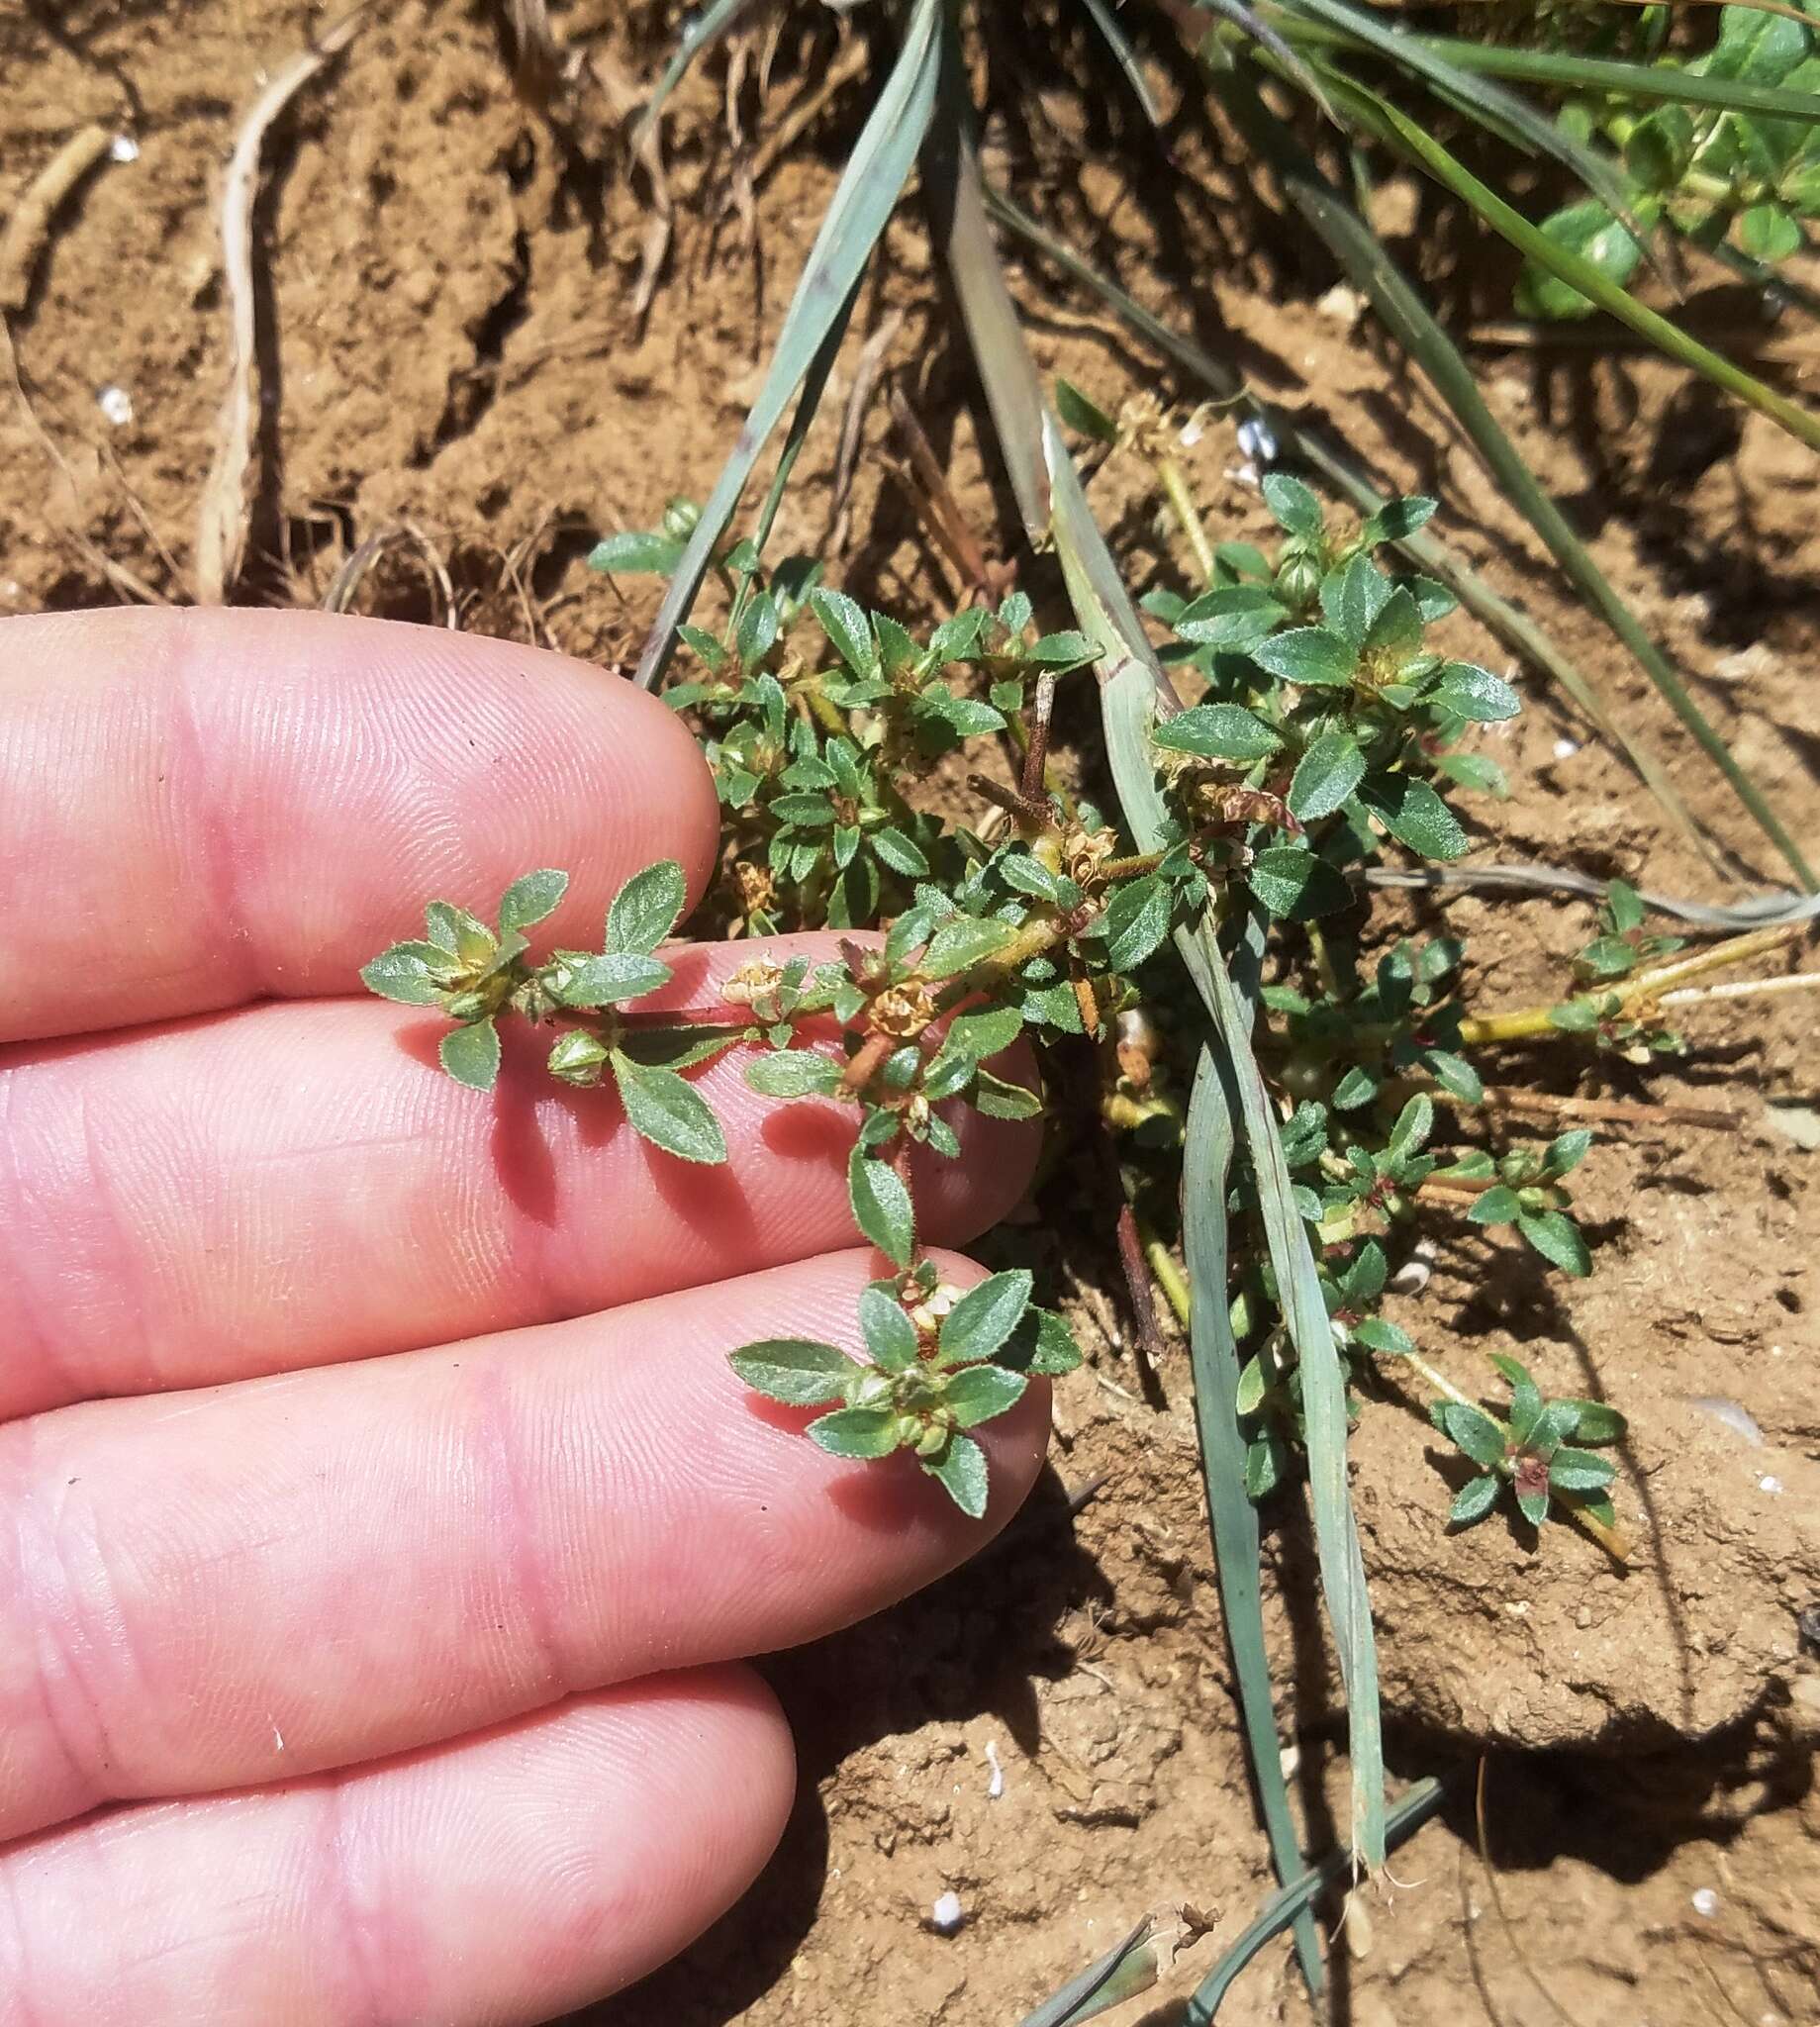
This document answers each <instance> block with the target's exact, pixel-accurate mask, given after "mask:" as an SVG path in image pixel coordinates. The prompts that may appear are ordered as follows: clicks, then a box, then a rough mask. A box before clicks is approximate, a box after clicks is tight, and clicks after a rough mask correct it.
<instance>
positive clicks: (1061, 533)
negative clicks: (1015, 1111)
mask: <svg viewBox="0 0 1820 2027" xmlns="http://www.w3.org/2000/svg"><path fill="white" fill-rule="evenodd" d="M957 110H958V109H957ZM956 125H957V130H958V131H957V133H956V136H955V137H954V140H953V142H952V144H951V147H950V154H951V166H952V171H953V176H954V183H953V186H952V188H951V189H950V190H949V191H948V192H947V198H948V202H947V207H946V209H947V217H948V221H949V227H948V231H947V234H946V239H947V253H948V258H949V263H950V271H951V273H952V275H953V278H954V285H955V290H956V294H957V296H958V297H959V299H960V304H961V311H962V315H963V318H964V319H965V322H966V325H967V330H968V334H969V336H970V338H972V340H973V344H974V349H975V357H976V360H977V362H978V365H979V369H980V375H981V379H982V381H983V382H984V384H985V388H986V394H987V400H988V403H989V404H990V406H991V408H992V411H993V415H994V419H995V422H996V423H997V424H998V426H999V432H1000V435H1001V441H1002V443H1005V444H1006V447H1007V462H1009V463H1010V465H1011V470H1012V481H1013V485H1014V487H1015V488H1016V490H1017V493H1018V499H1019V506H1020V510H1021V512H1022V513H1023V516H1024V519H1025V521H1026V524H1029V525H1030V527H1031V532H1032V535H1033V537H1039V536H1041V535H1042V534H1043V533H1044V531H1045V529H1046V528H1047V526H1048V525H1049V523H1050V521H1051V505H1052V501H1053V498H1054V495H1053V487H1054V486H1055V485H1056V484H1057V483H1060V484H1061V485H1062V486H1063V489H1064V493H1065V495H1066V498H1067V500H1068V502H1069V506H1068V508H1067V511H1066V512H1065V513H1062V514H1058V515H1056V516H1055V517H1054V520H1055V536H1056V542H1057V547H1058V549H1059V551H1060V553H1061V556H1062V560H1063V567H1064V570H1065V571H1068V573H1069V588H1070V591H1071V593H1072V594H1073V595H1074V603H1075V608H1076V612H1077V614H1078V615H1080V617H1081V619H1082V621H1083V624H1084V625H1087V626H1088V627H1089V630H1090V631H1092V632H1093V634H1094V637H1095V638H1097V639H1099V640H1100V641H1102V643H1103V644H1106V645H1108V646H1112V647H1114V648H1115V649H1124V650H1126V651H1127V652H1135V654H1136V656H1137V661H1136V663H1135V665H1134V666H1135V669H1136V671H1137V675H1138V678H1139V680H1140V683H1141V687H1142V688H1143V691H1144V695H1145V697H1146V699H1147V700H1154V699H1155V697H1156V695H1157V693H1158V687H1159V685H1160V684H1161V682H1162V675H1161V670H1160V669H1159V668H1158V667H1157V666H1156V663H1155V661H1154V659H1153V658H1152V657H1151V655H1150V650H1149V647H1148V644H1147V642H1146V640H1145V636H1144V632H1143V628H1142V625H1141V622H1140V621H1139V620H1138V617H1137V614H1136V613H1135V612H1134V611H1133V609H1132V607H1131V605H1130V602H1129V599H1128V598H1127V596H1126V593H1125V590H1124V586H1123V584H1122V582H1121V581H1120V579H1119V577H1118V573H1117V570H1116V568H1115V567H1114V565H1113V563H1112V560H1111V557H1110V555H1109V553H1108V552H1107V551H1106V548H1105V545H1104V543H1103V541H1102V540H1101V538H1100V535H1099V531H1098V530H1097V529H1095V528H1094V526H1093V522H1092V519H1091V517H1090V516H1089V515H1088V512H1087V502H1086V497H1085V495H1084V494H1083V493H1082V492H1081V490H1080V483H1079V480H1078V479H1077V478H1076V476H1075V472H1074V466H1073V464H1072V463H1071V462H1070V461H1069V459H1068V455H1067V452H1066V450H1065V449H1064V448H1063V446H1062V443H1061V438H1060V436H1059V434H1056V433H1055V425H1054V423H1053V421H1052V420H1051V419H1050V418H1049V416H1048V415H1047V413H1046V411H1045V408H1044V404H1043V396H1042V388H1041V383H1040V381H1039V380H1038V378H1037V374H1036V369H1035V367H1034V365H1033V364H1032V363H1031V360H1030V356H1029V352H1028V350H1027V349H1026V347H1025V345H1024V342H1023V337H1022V334H1021V332H1020V331H1019V329H1018V327H1017V323H1016V316H1015V312H1014V311H1013V309H1012V307H1011V303H1010V297H1009V294H1008V291H1007V290H1006V284H1005V276H1004V271H1003V269H1002V268H1001V266H1000V264H999V259H998V254H997V251H996V249H995V248H994V246H993V242H992V235H991V231H990V229H989V227H988V225H987V222H986V214H985V207H984V203H983V200H982V195H981V190H980V184H979V172H978V166H977V163H976V161H975V159H974V156H973V152H972V147H971V144H970V142H969V140H968V138H967V136H966V134H965V131H964V129H960V127H959V121H958V119H957V122H956ZM1032 434H1034V437H1035V441H1034V445H1033V446H1032V443H1031V436H1032ZM1032 455H1034V457H1035V458H1036V459H1037V460H1038V465H1037V470H1036V472H1035V473H1034V474H1031V473H1030V472H1029V471H1028V470H1027V469H1021V470H1020V468H1021V467H1024V466H1025V465H1026V461H1027V460H1028V459H1029V458H1030V457H1031V456H1032ZM1090 611H1091V612H1092V613H1094V614H1095V615H1096V616H1097V617H1096V620H1095V621H1092V622H1090V620H1089V618H1088V614H1089V612H1090ZM1169 701H1170V702H1171V704H1172V705H1173V703H1174V699H1173V697H1171V698H1170V700H1169ZM1151 708H1152V704H1151V702H1150V701H1147V702H1146V705H1145V711H1144V720H1143V723H1144V726H1145V728H1146V731H1145V736H1144V739H1143V747H1144V750H1143V752H1142V753H1141V754H1140V755H1138V756H1137V757H1136V759H1135V760H1134V761H1133V762H1130V763H1128V764H1127V766H1126V768H1125V769H1124V771H1123V774H1122V775H1120V770H1119V769H1118V766H1117V764H1116V762H1115V765H1114V773H1115V775H1119V778H1120V788H1121V792H1122V788H1123V779H1124V776H1125V775H1128V776H1130V777H1131V778H1133V779H1137V778H1141V779H1142V781H1143V782H1144V784H1145V786H1146V789H1147V793H1148V796H1149V799H1150V806H1149V810H1148V816H1149V820H1150V822H1151V823H1152V824H1154V822H1155V821H1156V820H1157V819H1158V818H1160V816H1161V801H1160V798H1159V797H1158V796H1157V792H1156V784H1155V777H1154V774H1153V772H1152V770H1151V763H1150V757H1149V752H1148V736H1147V728H1148V725H1149V713H1150V709H1151ZM1119 723H1120V725H1121V727H1122V726H1123V724H1124V721H1123V720H1122V719H1121V720H1120V721H1119ZM1107 724H1108V727H1110V725H1111V724H1112V720H1111V719H1110V718H1108V720H1107ZM1126 814H1127V816H1128V818H1130V820H1131V821H1132V823H1133V826H1134V827H1135V828H1138V829H1139V835H1140V838H1141V837H1142V835H1143V832H1142V828H1141V825H1140V820H1139V818H1138V815H1137V813H1136V812H1135V811H1133V810H1131V809H1129V808H1127V812H1126ZM1149 841H1150V840H1146V841H1145V843H1146V848H1148V842H1149ZM1208 940H1209V941H1210V939H1208ZM1184 955H1185V957H1186V958H1187V959H1188V961H1189V963H1190V965H1191V968H1192V969H1193V970H1194V971H1195V973H1196V977H1197V982H1198V981H1199V980H1200V979H1202V977H1203V976H1205V964H1206V955H1205V952H1204V951H1203V949H1202V947H1201V943H1200V941H1199V940H1191V941H1190V942H1189V943H1188V945H1187V947H1186V948H1185V950H1184ZM1203 990H1205V991H1209V992H1210V991H1211V981H1210V978H1209V979H1207V982H1206V984H1205V986H1204V987H1203ZM1197 1088H1198V1087H1197ZM1211 1089H1212V1091H1213V1094H1214V1096H1213V1098H1210V1099H1208V1100H1207V1101H1206V1103H1205V1105H1204V1106H1203V1117H1204V1121H1205V1125H1206V1129H1207V1139H1206V1141H1205V1142H1204V1143H1203V1144H1202V1145H1201V1147H1200V1148H1199V1150H1198V1151H1199V1153H1200V1155H1201V1157H1202V1159H1203V1160H1204V1161H1206V1162H1207V1163H1209V1164H1210V1165H1211V1166H1212V1167H1217V1169H1218V1171H1219V1173H1220V1174H1221V1176H1223V1174H1224V1171H1225V1167H1226V1165H1227V1163H1228V1162H1229V1160H1230V1157H1231V1150H1232V1139H1233V1129H1232V1124H1231V1118H1230V1116H1229V1115H1223V1114H1220V1113H1219V1112H1218V1111H1217V1110H1216V1109H1215V1108H1216V1100H1217V1093H1218V1089H1219V1087H1218V1086H1217V1084H1215V1085H1214V1086H1212V1087H1211ZM1222 1124H1223V1139H1222V1138H1221V1137H1220V1128H1221V1126H1222ZM1194 1146H1195V1143H1194V1141H1193V1140H1192V1139H1191V1148H1194ZM1199 1196H1200V1198H1201V1199H1202V1200H1203V1201H1202V1202H1201V1203H1200V1205H1199V1208H1198V1211H1197V1223H1196V1230H1197V1233H1198V1241H1197V1244H1198V1264H1197V1259H1196V1257H1195V1255H1194V1253H1193V1251H1192V1255H1191V1265H1190V1271H1191V1274H1192V1275H1194V1276H1196V1277H1197V1280H1196V1285H1197V1287H1201V1288H1204V1289H1205V1290H1207V1291H1209V1294H1208V1296H1207V1298H1206V1300H1207V1301H1208V1302H1210V1303H1211V1304H1212V1308H1213V1310H1214V1311H1216V1312H1217V1322H1216V1323H1215V1324H1213V1325H1211V1326H1208V1325H1206V1324H1205V1321H1204V1319H1203V1317H1202V1315H1201V1309H1202V1306H1203V1304H1202V1303H1198V1302H1197V1306H1196V1323H1195V1332H1194V1342H1195V1397H1196V1413H1197V1418H1198V1421H1199V1424H1200V1430H1201V1442H1202V1461H1203V1468H1204V1470H1205V1474H1206V1485H1207V1499H1208V1511H1209V1515H1210V1516H1211V1518H1212V1522H1213V1528H1214V1542H1215V1547H1216V1551H1217V1555H1218V1563H1219V1581H1220V1592H1221V1597H1222V1600H1223V1602H1224V1606H1225V1612H1226V1621H1227V1634H1228V1638H1229V1640H1230V1642H1231V1645H1232V1652H1233V1664H1234V1675H1235V1678H1236V1680H1237V1683H1238V1688H1239V1702H1240V1708H1241V1712H1242V1715H1243V1719H1244V1724H1245V1730H1246V1737H1247V1741H1248V1744H1249V1747H1250V1752H1251V1758H1252V1764H1253V1772H1254V1777H1255V1779H1256V1782H1257V1789H1258V1798H1259V1806H1260V1810H1261V1812H1262V1814H1263V1817H1264V1824H1265V1830H1266V1834H1267V1836H1268V1838H1269V1840H1270V1846H1271V1853H1272V1857H1273V1860H1274V1862H1275V1864H1276V1866H1277V1869H1278V1873H1279V1876H1280V1877H1281V1878H1284V1879H1289V1878H1291V1877H1292V1876H1293V1874H1294V1872H1295V1870H1296V1868H1297V1867H1298V1866H1299V1865H1300V1863H1301V1859H1300V1851H1299V1847H1298V1844H1297V1840H1296V1835H1295V1825H1294V1820H1293V1817H1292V1815H1291V1813H1290V1807H1289V1796H1288V1792H1287V1789H1286V1787H1285V1785H1284V1779H1283V1764H1282V1747H1281V1743H1280V1741H1279V1739H1278V1735H1277V1727H1276V1718H1275V1713H1274V1711H1273V1708H1272V1700H1271V1685H1270V1667H1269V1663H1268V1660H1267V1658H1266V1655H1265V1649H1264V1620H1263V1606H1262V1601H1261V1585H1260V1575H1259V1555H1258V1522H1257V1514H1256V1512H1255V1511H1254V1510H1253V1508H1252V1504H1251V1501H1250V1499H1249V1498H1248V1497H1247V1496H1246V1494H1245V1473H1244V1448H1243V1444H1242V1443H1241V1442H1240V1439H1239V1432H1238V1421H1237V1415H1236V1409H1235V1405H1234V1402H1235V1400H1236V1395H1237V1387H1238V1356H1237V1350H1236V1347H1234V1345H1233V1343H1232V1339H1231V1334H1230V1330H1229V1329H1228V1327H1227V1324H1226V1319H1225V1293H1224V1292H1225V1285H1226V1275H1225V1191H1224V1187H1223V1184H1222V1185H1221V1186H1219V1187H1215V1188H1213V1189H1211V1190H1210V1191H1208V1192H1200V1193H1199ZM1195 1199H1196V1193H1195V1192H1192V1191H1191V1192H1190V1197H1189V1201H1190V1202H1191V1204H1192V1203H1194V1202H1195ZM1195 1244H1196V1242H1195V1241H1194V1240H1191V1246H1192V1248H1193V1247H1194V1246H1195ZM1209 1327H1211V1329H1212V1330H1213V1333H1214V1334H1212V1335H1208V1334H1207V1332H1208V1328H1209ZM1328 1349H1329V1352H1330V1353H1331V1350H1332V1339H1331V1336H1329V1338H1328ZM1235 1455H1236V1460H1237V1461H1236V1466H1235V1465H1234V1464H1233V1458H1234V1456H1235ZM1295 1941H1296V1952H1297V1955H1298V1957H1299V1959H1300V1962H1301V1968H1302V1974H1303V1976H1304V1978H1305V1979H1307V1982H1308V1988H1309V1990H1310V1991H1313V1992H1318V1991H1319V1990H1320V1988H1321V1982H1322V1973H1321V1963H1320V1945H1319V1942H1318V1939H1317V1937H1316V1935H1315V1932H1314V1927H1313V1923H1312V1921H1306V1922H1302V1923H1300V1924H1298V1925H1297V1930H1296V1939H1295Z"/></svg>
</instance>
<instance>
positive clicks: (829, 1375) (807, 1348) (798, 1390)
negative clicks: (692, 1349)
mask: <svg viewBox="0 0 1820 2027" xmlns="http://www.w3.org/2000/svg"><path fill="white" fill-rule="evenodd" d="M727 1363H728V1364H729V1365H730V1366H731V1367H732V1369H733V1371H734V1372H736V1373H737V1374H738V1375H739V1377H740V1378H741V1379H742V1380H743V1381H744V1382H745V1384H746V1385H747V1386H748V1387H750V1388H751V1390H752V1391H753V1393H755V1394H762V1395H764V1397H765V1398H766V1400H781V1401H783V1402H784V1403H785V1405H786V1406H789V1407H819V1406H820V1405H821V1403H822V1402H823V1401H824V1400H844V1399H845V1398H846V1391H847V1389H848V1387H849V1386H851V1385H852V1383H853V1382H854V1381H855V1380H857V1379H858V1378H859V1377H860V1376H861V1375H862V1374H863V1373H864V1372H865V1370H866V1369H865V1367H864V1366H862V1365H861V1364H860V1363H859V1361H858V1360H857V1359H851V1358H849V1357H848V1356H847V1355H846V1353H845V1352H844V1351H839V1350H837V1349H836V1348H835V1347H834V1346H833V1345H831V1344H820V1343H817V1342H816V1341H815V1340H814V1339H813V1338H808V1337H765V1338H761V1339H759V1340H758V1342H757V1343H755V1344H742V1345H741V1346H740V1347H739V1349H738V1350H737V1351H734V1352H729V1353H728V1354H727Z"/></svg>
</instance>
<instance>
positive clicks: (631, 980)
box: [544, 950, 670, 1007]
mask: <svg viewBox="0 0 1820 2027" xmlns="http://www.w3.org/2000/svg"><path fill="white" fill-rule="evenodd" d="M544 977H545V979H546V980H547V981H548V983H549V987H550V992H551V995H552V997H553V998H555V999H557V1000H559V1001H560V1002H561V1003H562V1005H563V1006H565V1007H614V1006H618V1005H619V1004H620V1003H621V1002H622V1001H623V1000H637V999H642V998H643V996H644V995H645V994H646V993H654V992H656V990H657V989H658V987H659V986H665V985H668V984H669V982H670V967H669V966H668V965H667V964H659V963H658V961H657V960H656V958H654V957H637V956H631V955H629V954H626V955H623V954H621V953H620V952H618V951H616V952H614V953H613V954H612V955H611V956H606V957H594V956H588V955H583V954H582V953H580V952H571V951H566V950H565V951H564V952H563V953H562V954H561V956H560V958H559V959H558V960H557V962H556V963H555V964H554V965H552V966H551V968H550V969H549V970H548V971H547V972H546V973H545V974H544Z"/></svg>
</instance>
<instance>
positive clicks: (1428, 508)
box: [1359, 493, 1439, 548]
mask: <svg viewBox="0 0 1820 2027" xmlns="http://www.w3.org/2000/svg"><path fill="white" fill-rule="evenodd" d="M1438 504H1439V503H1438V502H1436V501H1434V500H1428V499H1424V498H1423V497H1422V496H1421V495H1420V494H1417V493H1411V494H1408V495H1407V496H1405V497H1404V498H1403V499H1400V500H1387V501H1386V502H1385V503H1384V505H1383V506H1382V507H1380V508H1379V509H1378V511H1377V513H1376V514H1373V515H1370V516H1368V517H1367V519H1366V522H1365V525H1364V527H1363V528H1361V529H1360V531H1359V539H1360V541H1361V542H1363V543H1364V544H1365V546H1366V547H1367V548H1376V547H1377V546H1378V544H1379V543H1380V542H1399V541H1401V540H1403V538H1404V537H1405V536H1407V535H1412V534H1413V533H1414V532H1415V531H1416V530H1417V529H1418V528H1421V527H1423V526H1424V525H1425V524H1426V523H1427V522H1428V521H1430V520H1431V519H1432V518H1433V516H1434V512H1435V509H1436V507H1437V505H1438Z"/></svg>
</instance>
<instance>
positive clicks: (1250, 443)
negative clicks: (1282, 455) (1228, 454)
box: [1238, 416, 1277, 464]
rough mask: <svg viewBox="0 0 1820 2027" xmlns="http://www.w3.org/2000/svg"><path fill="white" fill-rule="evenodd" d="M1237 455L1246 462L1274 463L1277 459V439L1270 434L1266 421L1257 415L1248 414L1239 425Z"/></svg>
mask: <svg viewBox="0 0 1820 2027" xmlns="http://www.w3.org/2000/svg"><path fill="white" fill-rule="evenodd" d="M1238 436H1239V455H1240V456H1241V457H1243V458H1244V459H1245V461H1246V462H1247V463H1248V464H1274V463H1275V462H1276V460H1277V439H1276V437H1275V436H1274V435H1273V434H1271V427H1270V425H1269V424H1268V423H1266V422H1263V421H1261V420H1260V419H1259V418H1258V417H1257V416H1248V417H1247V418H1246V419H1245V421H1244V422H1242V423H1241V424H1240V425H1239V430H1238Z"/></svg>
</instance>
